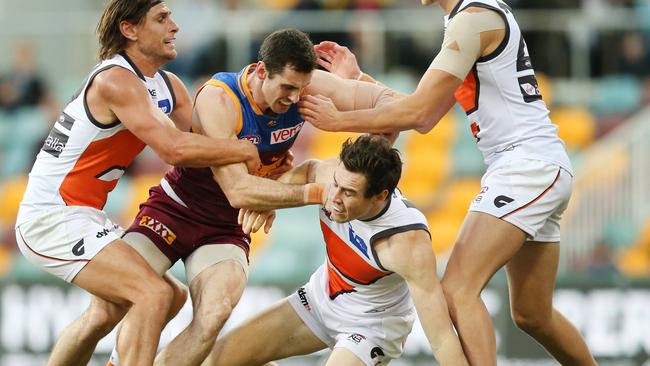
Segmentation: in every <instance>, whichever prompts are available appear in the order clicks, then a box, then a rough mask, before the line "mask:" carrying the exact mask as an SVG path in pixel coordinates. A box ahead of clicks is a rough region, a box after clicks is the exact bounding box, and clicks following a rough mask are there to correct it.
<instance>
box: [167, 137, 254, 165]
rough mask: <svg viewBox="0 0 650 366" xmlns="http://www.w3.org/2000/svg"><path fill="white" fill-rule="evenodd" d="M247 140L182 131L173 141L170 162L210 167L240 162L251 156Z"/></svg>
mask: <svg viewBox="0 0 650 366" xmlns="http://www.w3.org/2000/svg"><path fill="white" fill-rule="evenodd" d="M246 144H247V142H245V141H239V140H233V139H215V138H210V137H206V136H202V135H199V134H193V133H189V132H181V135H179V136H178V137H177V139H176V141H174V142H173V143H172V151H171V152H170V161H168V162H169V163H170V164H172V165H174V166H187V167H198V168H201V167H208V166H223V165H228V164H233V163H240V162H244V161H247V160H248V159H250V158H251V151H252V149H248V148H247V146H246Z"/></svg>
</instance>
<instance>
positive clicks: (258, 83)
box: [246, 70, 269, 111]
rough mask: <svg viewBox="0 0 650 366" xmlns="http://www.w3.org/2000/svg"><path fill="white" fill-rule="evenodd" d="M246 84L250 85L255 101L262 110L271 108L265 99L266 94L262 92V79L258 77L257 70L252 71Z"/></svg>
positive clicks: (249, 88)
mask: <svg viewBox="0 0 650 366" xmlns="http://www.w3.org/2000/svg"><path fill="white" fill-rule="evenodd" d="M246 84H247V85H248V90H250V91H251V95H252V96H253V103H255V104H256V105H257V107H258V108H259V109H260V110H261V111H265V110H267V109H268V108H269V105H268V103H266V101H265V100H264V94H262V80H261V79H260V78H258V77H257V70H255V71H253V72H251V73H250V74H249V75H248V77H247V78H246Z"/></svg>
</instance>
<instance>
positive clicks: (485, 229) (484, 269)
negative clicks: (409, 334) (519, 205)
mask: <svg viewBox="0 0 650 366" xmlns="http://www.w3.org/2000/svg"><path fill="white" fill-rule="evenodd" d="M525 239H526V236H525V233H524V232H523V231H521V230H520V229H519V228H517V227H515V226H514V225H512V224H510V223H508V222H506V221H503V220H500V219H498V218H496V217H494V216H491V215H488V214H486V213H482V212H474V211H471V212H469V213H468V214H467V216H466V217H465V221H464V222H463V226H462V228H461V230H460V233H459V234H458V238H457V239H456V244H455V246H454V250H453V252H452V254H451V257H450V259H449V263H448V264H447V269H446V271H445V274H444V276H443V279H442V286H443V290H444V292H445V297H446V299H447V304H448V305H449V312H450V315H451V317H452V320H453V322H454V325H455V326H456V330H457V331H458V335H459V337H460V340H461V344H462V345H463V350H464V351H465V355H466V356H467V359H468V360H469V363H470V364H471V365H481V366H492V365H496V337H495V334H494V326H493V324H492V319H491V318H490V314H489V313H488V311H487V309H486V307H485V304H484V303H483V301H482V300H481V297H480V295H481V291H482V290H483V288H484V287H485V285H486V284H487V283H488V281H489V280H490V278H492V276H493V275H494V273H495V272H496V271H497V270H498V269H499V268H501V267H502V266H503V265H504V264H505V263H506V262H508V260H510V258H512V257H513V256H514V255H515V253H517V251H518V250H519V249H520V248H521V246H522V245H523V243H524V241H525Z"/></svg>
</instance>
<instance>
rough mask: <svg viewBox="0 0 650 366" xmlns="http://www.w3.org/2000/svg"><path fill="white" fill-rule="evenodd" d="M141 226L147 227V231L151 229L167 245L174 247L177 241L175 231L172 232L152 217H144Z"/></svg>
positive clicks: (141, 219)
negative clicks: (173, 244)
mask: <svg viewBox="0 0 650 366" xmlns="http://www.w3.org/2000/svg"><path fill="white" fill-rule="evenodd" d="M139 225H140V226H143V227H146V228H147V229H150V230H151V231H153V232H154V233H156V234H158V235H159V236H160V237H161V238H162V239H163V240H164V241H165V243H167V244H169V245H172V243H173V242H174V240H176V234H174V232H173V231H171V230H170V229H169V228H168V227H167V226H166V225H165V224H163V223H162V222H160V221H158V220H156V219H154V218H153V217H151V216H147V215H143V216H142V218H140V223H139Z"/></svg>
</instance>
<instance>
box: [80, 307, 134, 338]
mask: <svg viewBox="0 0 650 366" xmlns="http://www.w3.org/2000/svg"><path fill="white" fill-rule="evenodd" d="M128 309H129V306H128V305H117V304H113V303H102V304H97V303H95V302H92V303H91V304H90V307H89V308H88V310H86V316H85V322H84V324H85V326H86V329H87V332H88V333H89V334H92V335H95V336H97V337H99V338H100V339H101V338H103V337H104V336H105V335H107V334H108V333H110V332H111V330H113V328H115V326H116V325H117V324H118V323H119V322H120V321H121V320H122V318H123V317H124V315H125V314H126V312H127V311H128Z"/></svg>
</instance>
